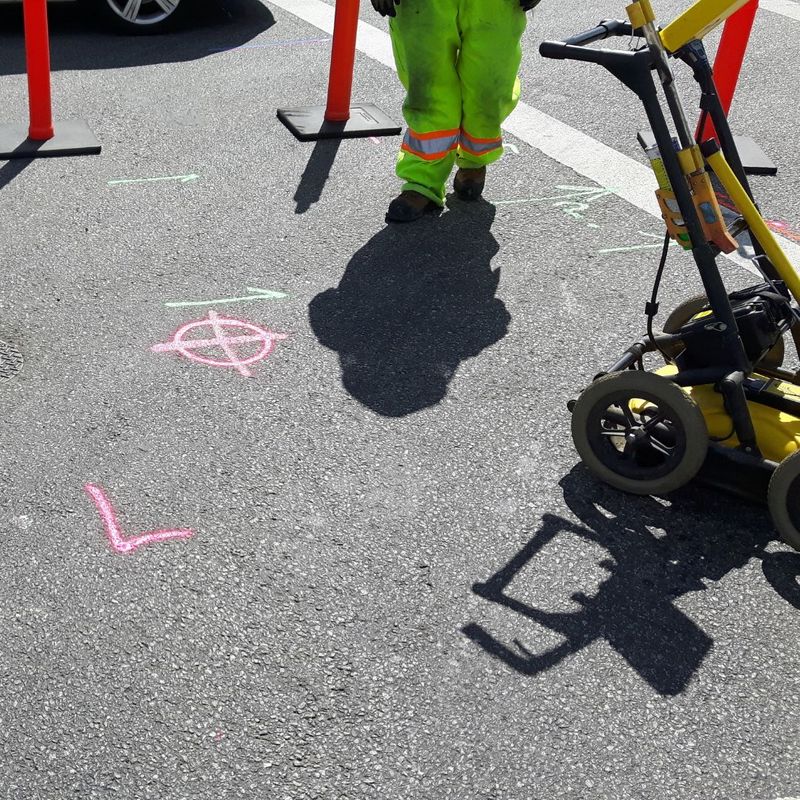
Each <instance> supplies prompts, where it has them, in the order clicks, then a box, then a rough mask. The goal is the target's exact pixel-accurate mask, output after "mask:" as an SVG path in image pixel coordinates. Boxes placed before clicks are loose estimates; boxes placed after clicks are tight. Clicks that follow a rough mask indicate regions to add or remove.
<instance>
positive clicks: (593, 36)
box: [539, 19, 634, 61]
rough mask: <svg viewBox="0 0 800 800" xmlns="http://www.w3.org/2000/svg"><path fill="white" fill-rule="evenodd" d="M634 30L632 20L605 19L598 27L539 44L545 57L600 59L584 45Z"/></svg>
mask: <svg viewBox="0 0 800 800" xmlns="http://www.w3.org/2000/svg"><path fill="white" fill-rule="evenodd" d="M633 33H634V30H633V26H632V25H631V24H630V22H625V21H624V20H621V19H604V20H603V21H602V22H600V23H598V24H597V26H596V27H594V28H590V29H589V30H588V31H584V32H583V33H578V34H576V35H575V36H570V37H569V39H567V40H566V41H563V42H551V41H547V42H542V43H541V44H540V45H539V53H540V55H542V56H544V57H545V58H572V59H575V60H576V61H598V60H599V59H598V57H597V52H596V51H595V53H594V54H592V55H589V54H588V53H586V52H585V51H582V50H581V48H582V47H583V46H584V45H587V44H592V42H599V41H600V40H601V39H607V38H608V37H609V36H631V35H633Z"/></svg>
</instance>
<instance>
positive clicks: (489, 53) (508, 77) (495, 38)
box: [456, 0, 526, 169]
mask: <svg viewBox="0 0 800 800" xmlns="http://www.w3.org/2000/svg"><path fill="white" fill-rule="evenodd" d="M460 5H461V10H460V16H459V27H460V30H461V52H460V54H459V57H458V65H457V71H458V75H459V77H460V80H461V93H462V98H461V99H462V115H461V136H460V140H459V147H458V152H457V158H456V163H457V164H458V166H459V167H461V168H463V169H479V168H481V167H485V166H486V165H487V164H491V163H492V162H493V161H497V159H499V158H500V157H501V156H502V154H503V140H502V133H501V130H500V126H501V124H502V122H503V120H505V118H506V117H507V116H508V115H509V114H510V113H511V112H512V111H513V110H514V107H515V106H516V104H517V101H518V100H519V78H518V75H517V73H518V72H519V65H520V62H521V60H522V48H521V46H520V39H521V38H522V34H523V32H524V31H525V23H526V18H525V12H524V11H523V10H522V8H520V4H519V0H461V4H460Z"/></svg>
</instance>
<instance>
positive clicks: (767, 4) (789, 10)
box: [758, 0, 800, 22]
mask: <svg viewBox="0 0 800 800" xmlns="http://www.w3.org/2000/svg"><path fill="white" fill-rule="evenodd" d="M758 7H759V8H766V9H767V11H772V12H773V13H774V14H780V15H781V16H782V17H788V18H789V19H795V20H797V21H798V22H800V3H797V2H795V0H760V2H759V4H758Z"/></svg>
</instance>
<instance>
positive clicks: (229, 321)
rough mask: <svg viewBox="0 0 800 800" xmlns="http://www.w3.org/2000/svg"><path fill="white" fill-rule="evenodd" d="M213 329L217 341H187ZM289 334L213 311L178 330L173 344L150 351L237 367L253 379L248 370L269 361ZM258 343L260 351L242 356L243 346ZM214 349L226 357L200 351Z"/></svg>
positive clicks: (163, 344) (210, 363) (159, 345)
mask: <svg viewBox="0 0 800 800" xmlns="http://www.w3.org/2000/svg"><path fill="white" fill-rule="evenodd" d="M208 326H210V327H211V332H212V334H213V338H211V339H208V338H204V339H192V338H187V334H189V333H190V332H191V331H194V330H196V329H198V328H205V327H208ZM226 329H235V330H236V331H239V332H240V333H238V334H236V335H234V334H232V333H230V331H229V330H226ZM285 338H286V334H285V333H273V332H272V331H268V330H265V329H264V328H260V327H259V326H258V325H253V324H252V323H251V322H245V321H244V320H241V319H233V318H231V317H220V315H219V314H217V313H216V311H209V312H208V317H206V318H204V319H198V320H195V321H194V322H187V323H186V325H184V326H183V327H181V328H178V330H177V331H175V334H174V335H173V337H172V341H170V342H163V343H160V344H156V345H153V346H152V347H151V348H150V349H151V350H152V351H153V352H156V353H164V352H169V351H174V352H177V353H179V354H180V355H182V356H184V358H188V359H189V360H191V361H198V362H199V363H200V364H206V365H207V366H209V367H233V368H234V369H236V370H238V371H239V373H240V374H241V375H244V377H245V378H252V377H253V373H252V372H250V370H249V369H248V368H247V367H248V365H249V364H255V363H256V362H257V361H262V360H263V359H265V358H266V357H267V356H268V355H269V354H270V353H271V352H272V351H273V349H274V348H275V342H276V341H280V340H281V339H285ZM250 343H256V345H257V347H256V351H255V352H254V353H251V354H250V355H248V356H240V355H239V353H238V348H239V347H240V346H241V345H249V344H250ZM209 348H213V349H216V350H222V352H223V354H224V355H225V358H224V359H223V358H218V357H213V358H212V357H211V356H210V355H208V354H204V353H201V352H199V351H200V350H208V349H209Z"/></svg>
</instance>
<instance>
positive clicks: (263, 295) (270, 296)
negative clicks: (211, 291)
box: [164, 286, 289, 308]
mask: <svg viewBox="0 0 800 800" xmlns="http://www.w3.org/2000/svg"><path fill="white" fill-rule="evenodd" d="M245 289H246V290H247V291H248V292H249V294H248V295H246V296H245V297H223V298H222V299H221V300H189V301H187V302H184V303H164V305H165V306H166V307H167V308H183V307H184V306H215V305H222V304H224V303H243V302H246V301H247V300H283V299H284V298H286V297H288V296H289V295H288V294H284V293H283V292H273V291H271V290H269V289H257V288H255V287H254V286H245Z"/></svg>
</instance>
